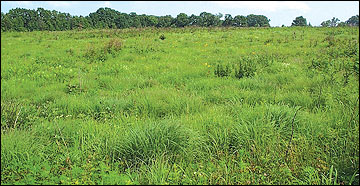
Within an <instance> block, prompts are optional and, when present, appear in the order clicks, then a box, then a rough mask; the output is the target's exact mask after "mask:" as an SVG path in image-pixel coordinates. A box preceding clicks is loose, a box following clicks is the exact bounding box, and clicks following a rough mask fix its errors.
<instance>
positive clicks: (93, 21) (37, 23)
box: [1, 8, 359, 31]
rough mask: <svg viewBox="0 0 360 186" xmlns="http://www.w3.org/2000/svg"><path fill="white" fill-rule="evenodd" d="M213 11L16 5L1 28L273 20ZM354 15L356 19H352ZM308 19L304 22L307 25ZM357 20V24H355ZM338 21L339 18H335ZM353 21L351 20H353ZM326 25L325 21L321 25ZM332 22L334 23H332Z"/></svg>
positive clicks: (299, 22) (231, 23)
mask: <svg viewBox="0 0 360 186" xmlns="http://www.w3.org/2000/svg"><path fill="white" fill-rule="evenodd" d="M222 17H223V14H221V13H218V14H215V15H214V14H212V13H208V12H202V13H200V15H198V16H197V15H194V14H192V15H190V16H188V15H187V14H185V13H180V14H178V15H177V16H176V17H172V16H171V15H166V16H154V15H145V14H141V15H138V14H136V13H135V12H131V13H129V14H127V13H121V12H119V11H116V10H114V9H111V8H99V9H98V10H97V11H96V12H93V13H90V14H89V15H88V16H85V17H84V16H72V15H70V14H69V13H62V12H58V11H56V10H52V11H50V10H45V9H44V8H38V9H36V10H30V9H24V8H15V9H11V10H10V11H9V12H8V13H6V14H5V13H3V12H1V31H42V30H49V31H62V30H72V29H107V28H110V29H120V28H131V27H135V28H143V27H186V26H200V27H219V26H223V27H229V26H234V27H270V24H269V22H270V19H268V18H267V17H266V16H264V15H254V14H250V15H248V16H242V15H236V16H235V17H232V15H230V14H225V16H224V20H221V18H222ZM353 17H354V18H353ZM353 17H352V18H350V19H349V20H348V21H349V23H347V22H348V21H347V22H345V23H344V24H345V25H350V26H356V19H357V26H358V25H359V16H358V15H357V17H356V16H353ZM304 20H305V25H304ZM354 20H355V23H354ZM335 21H336V20H335ZM350 22H351V23H350ZM322 25H323V24H322ZM330 25H331V24H330ZM292 26H308V25H307V23H306V19H305V18H303V17H302V16H300V17H297V18H296V19H295V20H294V22H293V24H292Z"/></svg>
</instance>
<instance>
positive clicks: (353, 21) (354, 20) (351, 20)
mask: <svg viewBox="0 0 360 186" xmlns="http://www.w3.org/2000/svg"><path fill="white" fill-rule="evenodd" d="M345 23H346V24H347V25H349V26H359V15H356V16H352V17H350V18H349V19H348V20H347V21H346V22H345Z"/></svg>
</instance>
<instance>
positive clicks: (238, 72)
mask: <svg viewBox="0 0 360 186" xmlns="http://www.w3.org/2000/svg"><path fill="white" fill-rule="evenodd" d="M255 71H256V63H254V62H253V61H251V60H241V61H240V62H239V64H238V68H235V77H236V78H238V79H241V78H243V77H252V76H254V74H255Z"/></svg>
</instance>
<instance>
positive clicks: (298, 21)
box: [291, 16, 307, 26]
mask: <svg viewBox="0 0 360 186" xmlns="http://www.w3.org/2000/svg"><path fill="white" fill-rule="evenodd" d="M291 26H307V22H306V19H305V18H304V17H303V16H299V17H296V18H295V19H294V20H293V22H292V23H291Z"/></svg>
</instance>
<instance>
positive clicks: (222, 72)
mask: <svg viewBox="0 0 360 186" xmlns="http://www.w3.org/2000/svg"><path fill="white" fill-rule="evenodd" d="M230 73H231V68H230V65H229V64H227V65H226V66H225V68H224V66H223V65H222V64H217V65H216V69H215V71H214V74H215V75H216V76H217V77H226V76H230Z"/></svg>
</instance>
